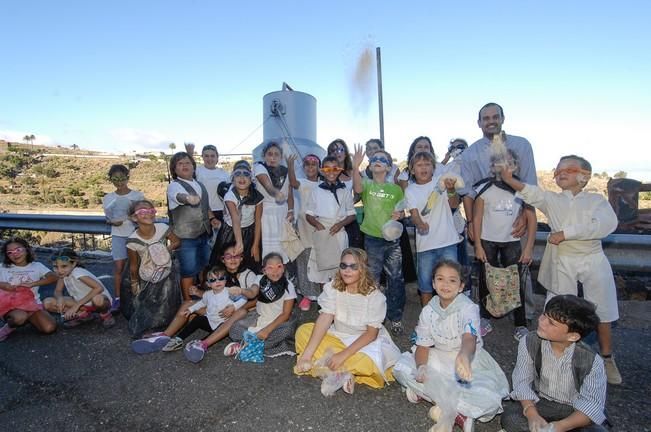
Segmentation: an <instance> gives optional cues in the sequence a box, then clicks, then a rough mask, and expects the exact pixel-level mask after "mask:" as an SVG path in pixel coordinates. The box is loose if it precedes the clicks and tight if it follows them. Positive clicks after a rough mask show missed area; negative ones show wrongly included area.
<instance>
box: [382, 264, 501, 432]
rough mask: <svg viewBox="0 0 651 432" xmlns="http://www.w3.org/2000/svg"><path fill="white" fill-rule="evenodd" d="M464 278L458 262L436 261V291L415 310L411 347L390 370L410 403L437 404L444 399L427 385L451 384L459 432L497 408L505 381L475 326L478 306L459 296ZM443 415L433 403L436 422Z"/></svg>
mask: <svg viewBox="0 0 651 432" xmlns="http://www.w3.org/2000/svg"><path fill="white" fill-rule="evenodd" d="M463 281H464V278H463V275H462V271H461V265H460V264H459V263H457V262H456V261H452V260H442V261H439V263H438V264H437V265H436V267H435V268H434V276H433V286H434V289H435V290H436V294H437V295H436V296H435V297H434V298H432V300H431V301H430V302H429V303H428V304H427V305H426V306H425V307H423V310H422V311H421V313H420V317H419V319H418V326H417V327H416V351H415V353H414V354H412V353H411V352H406V353H403V354H402V356H401V358H400V360H399V361H398V363H397V364H396V366H395V368H394V374H395V376H396V379H397V380H398V382H399V383H400V384H402V385H403V386H404V387H406V393H407V399H408V400H409V401H410V402H412V403H416V402H418V401H419V400H420V399H421V398H422V399H425V400H428V401H430V402H435V401H436V403H438V404H441V403H442V402H446V401H442V400H441V398H440V397H439V398H438V400H437V398H436V393H435V392H434V391H433V390H432V389H437V388H445V387H446V386H451V387H452V388H451V392H450V393H458V400H457V401H456V404H455V406H454V409H455V410H456V412H454V413H452V414H453V415H456V413H458V414H459V415H457V416H456V419H455V423H457V424H458V425H459V426H461V428H462V430H463V432H471V431H472V430H473V425H474V419H479V420H481V421H490V420H491V419H492V418H493V417H494V416H495V415H496V414H498V413H499V412H500V411H501V408H502V399H503V398H504V397H506V395H508V393H509V383H508V381H507V379H506V376H504V372H502V369H501V368H500V366H499V365H498V364H497V362H496V361H495V360H494V359H493V357H491V355H490V354H489V353H488V352H487V351H485V350H484V349H483V348H482V346H483V342H482V338H481V335H480V334H479V333H478V330H477V329H478V328H479V308H478V307H477V305H476V304H474V303H473V302H472V300H470V299H469V298H468V297H467V296H465V295H463V294H461V293H462V292H463V286H464V282H463ZM460 294H461V295H460ZM460 381H463V382H460ZM446 396H449V397H452V394H450V395H446ZM448 402H449V401H448ZM443 414H444V413H443V412H442V410H441V408H440V407H439V406H438V405H435V406H434V407H432V409H430V417H431V418H432V420H434V421H435V422H439V420H440V419H441V416H442V415H443ZM437 426H438V425H437ZM432 430H438V429H434V428H433V429H432Z"/></svg>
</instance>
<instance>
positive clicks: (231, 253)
mask: <svg viewBox="0 0 651 432" xmlns="http://www.w3.org/2000/svg"><path fill="white" fill-rule="evenodd" d="M242 258H243V256H242V254H236V253H235V248H228V249H226V250H225V251H224V255H222V262H223V263H224V266H225V267H226V270H228V271H229V272H231V273H235V272H236V271H237V270H238V269H239V268H240V264H242Z"/></svg>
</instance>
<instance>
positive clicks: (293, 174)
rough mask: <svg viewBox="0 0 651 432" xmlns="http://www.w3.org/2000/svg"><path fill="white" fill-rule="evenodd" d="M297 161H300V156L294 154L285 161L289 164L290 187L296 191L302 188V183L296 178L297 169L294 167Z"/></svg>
mask: <svg viewBox="0 0 651 432" xmlns="http://www.w3.org/2000/svg"><path fill="white" fill-rule="evenodd" d="M296 159H298V156H296V155H295V154H293V153H292V154H289V155H287V156H286V157H285V161H286V162H287V178H288V179H289V185H290V186H291V187H292V188H294V189H298V188H299V187H301V182H299V181H298V179H297V178H296V168H295V167H294V162H296Z"/></svg>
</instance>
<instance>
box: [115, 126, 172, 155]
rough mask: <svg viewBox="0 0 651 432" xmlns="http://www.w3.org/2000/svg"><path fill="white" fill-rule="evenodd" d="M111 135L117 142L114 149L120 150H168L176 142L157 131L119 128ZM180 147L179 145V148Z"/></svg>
mask: <svg viewBox="0 0 651 432" xmlns="http://www.w3.org/2000/svg"><path fill="white" fill-rule="evenodd" d="M109 134H110V136H111V138H112V139H113V140H114V141H115V144H114V148H115V149H119V150H129V151H133V150H136V151H154V150H167V149H168V148H169V147H168V146H169V143H171V142H176V141H175V140H174V139H172V138H170V137H168V136H166V135H165V134H163V133H161V132H158V131H155V130H143V129H133V128H119V129H113V130H111V131H110V132H109ZM178 145H179V144H178V143H177V147H178Z"/></svg>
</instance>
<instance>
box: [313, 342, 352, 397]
mask: <svg viewBox="0 0 651 432" xmlns="http://www.w3.org/2000/svg"><path fill="white" fill-rule="evenodd" d="M333 354H334V353H333V352H332V350H331V349H328V350H326V352H325V354H323V356H322V357H321V358H319V359H318V360H317V361H315V362H314V367H313V369H314V372H315V373H316V375H317V376H318V377H319V378H321V379H322V380H323V382H322V383H321V394H322V395H323V396H326V397H330V396H332V395H334V394H335V393H336V392H337V390H339V389H340V388H342V387H343V386H344V384H345V383H346V382H347V381H349V380H350V379H351V378H352V374H351V373H350V372H346V371H343V370H337V371H333V370H331V369H330V368H329V367H328V366H327V364H328V361H330V359H331V358H332V356H333Z"/></svg>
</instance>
